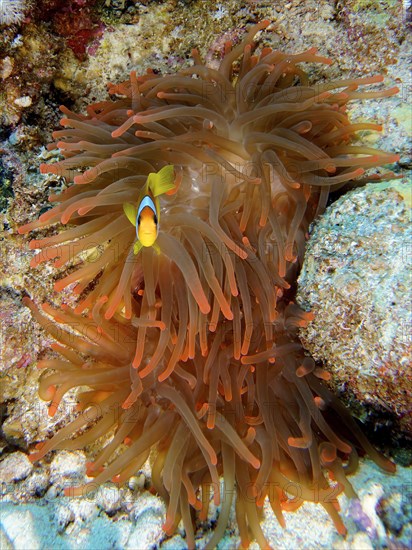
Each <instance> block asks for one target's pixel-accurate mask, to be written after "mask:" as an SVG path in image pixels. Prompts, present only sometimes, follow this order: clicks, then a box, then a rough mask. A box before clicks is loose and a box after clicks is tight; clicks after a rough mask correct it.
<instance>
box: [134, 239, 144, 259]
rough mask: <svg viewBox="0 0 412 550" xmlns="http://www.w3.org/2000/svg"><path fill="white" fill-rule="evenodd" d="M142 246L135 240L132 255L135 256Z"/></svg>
mask: <svg viewBox="0 0 412 550" xmlns="http://www.w3.org/2000/svg"><path fill="white" fill-rule="evenodd" d="M142 248H143V245H142V243H141V242H140V241H136V242H135V243H134V246H133V253H134V255H135V256H137V255H138V254H139V252H140V250H141V249H142Z"/></svg>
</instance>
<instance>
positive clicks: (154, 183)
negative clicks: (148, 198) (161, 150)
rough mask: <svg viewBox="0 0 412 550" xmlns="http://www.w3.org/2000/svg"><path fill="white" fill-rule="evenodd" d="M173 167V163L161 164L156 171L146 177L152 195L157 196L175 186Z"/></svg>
mask: <svg viewBox="0 0 412 550" xmlns="http://www.w3.org/2000/svg"><path fill="white" fill-rule="evenodd" d="M174 180H175V169H174V166H173V164H167V165H166V166H163V168H161V169H160V170H159V171H158V172H151V173H150V174H149V175H148V177H147V184H148V186H149V187H150V189H151V191H152V193H153V196H154V197H158V196H159V195H163V194H164V193H167V192H168V191H171V190H172V189H173V188H174V186H175V181H174Z"/></svg>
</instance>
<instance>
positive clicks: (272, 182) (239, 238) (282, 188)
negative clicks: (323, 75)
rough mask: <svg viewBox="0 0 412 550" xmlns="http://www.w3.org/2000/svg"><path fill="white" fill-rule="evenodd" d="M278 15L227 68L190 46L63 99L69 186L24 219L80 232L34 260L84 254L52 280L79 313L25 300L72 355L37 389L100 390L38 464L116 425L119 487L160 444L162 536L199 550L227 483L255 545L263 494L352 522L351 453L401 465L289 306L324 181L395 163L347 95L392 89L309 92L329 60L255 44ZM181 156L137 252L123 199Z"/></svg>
mask: <svg viewBox="0 0 412 550" xmlns="http://www.w3.org/2000/svg"><path fill="white" fill-rule="evenodd" d="M267 26H268V22H267V21H264V22H262V23H259V24H257V25H254V26H253V27H252V28H251V29H250V30H249V32H248V33H247V35H246V37H245V38H244V39H243V41H242V42H241V43H240V44H238V45H237V46H234V47H233V46H232V44H231V43H227V44H226V50H225V55H224V57H223V59H222V61H221V63H220V67H219V69H218V70H214V69H211V68H209V67H207V66H205V64H204V63H203V62H202V60H201V58H200V56H199V54H198V52H197V51H194V52H193V58H194V65H193V66H192V67H189V68H187V69H182V70H180V71H179V72H178V73H176V74H173V75H165V76H161V75H158V74H156V73H155V72H153V71H149V72H148V73H147V74H146V75H144V76H142V77H138V76H136V74H135V73H134V72H132V73H131V75H130V80H128V81H126V82H123V83H122V84H119V85H113V84H111V85H110V86H109V92H110V94H111V95H112V96H113V100H110V101H105V102H101V103H97V104H94V105H91V106H89V107H88V109H87V115H78V114H74V113H72V112H70V111H69V110H68V109H66V108H64V107H62V111H63V113H64V115H65V116H64V118H63V119H62V121H61V124H62V126H63V127H64V129H63V130H58V131H56V132H54V138H55V139H56V142H55V143H54V144H53V145H52V146H51V147H52V148H53V147H58V148H59V149H60V150H61V151H62V153H63V155H64V157H65V158H64V160H62V161H60V162H58V163H56V164H53V165H48V164H47V165H42V166H41V171H42V172H43V173H55V174H59V175H63V176H64V177H65V178H66V180H67V182H68V183H69V184H71V185H69V187H68V188H67V189H66V190H64V191H63V192H62V193H60V194H58V195H52V196H51V197H50V201H51V202H57V203H58V204H57V206H54V207H53V208H52V209H51V210H49V211H48V212H46V213H45V214H42V215H41V216H40V218H39V220H38V221H34V222H31V223H28V224H27V225H26V226H24V227H22V228H20V232H21V233H27V232H29V231H32V230H35V229H39V228H43V227H48V226H50V225H52V224H55V223H59V222H61V223H63V224H68V223H70V224H71V228H69V229H65V230H61V231H59V232H58V233H56V235H54V236H51V237H46V238H42V239H35V240H33V241H31V243H30V246H31V248H32V249H40V251H39V252H38V253H37V254H36V256H35V257H34V259H33V261H32V265H33V266H37V265H38V264H40V262H42V261H45V260H49V259H54V260H55V265H57V266H59V267H62V266H64V265H65V264H67V263H72V262H73V261H77V260H76V258H79V259H78V265H76V266H75V269H74V270H72V271H71V272H70V274H69V275H66V276H64V277H63V278H61V279H60V280H59V281H57V283H56V285H55V288H56V290H61V289H63V288H64V287H67V286H69V285H71V284H76V286H75V287H74V292H76V293H77V294H79V295H82V296H81V299H80V301H79V303H78V305H77V307H76V308H75V309H74V311H72V310H71V309H69V308H67V307H66V308H64V309H63V310H61V311H59V310H55V309H53V308H52V307H50V306H48V305H44V306H43V309H44V311H45V313H46V314H47V316H46V315H44V314H43V313H40V311H39V310H38V309H37V308H36V306H35V305H34V304H33V303H32V302H31V300H29V299H26V301H25V302H26V303H27V305H28V306H29V307H30V308H31V310H32V312H33V315H34V316H35V318H36V319H37V320H38V321H39V322H40V324H42V325H43V326H44V328H46V330H48V331H49V332H50V333H51V335H52V336H53V337H54V338H55V339H56V340H57V342H58V343H56V344H53V345H52V349H53V350H54V351H56V352H57V353H58V354H60V356H61V357H60V358H53V359H45V360H43V361H41V362H40V364H39V366H40V367H43V368H45V369H47V370H46V372H45V375H44V376H43V377H42V378H41V382H40V397H41V398H42V399H45V400H49V401H51V405H50V409H49V411H50V414H54V412H55V411H56V409H57V407H58V406H59V403H60V400H61V398H62V396H63V395H64V394H65V392H67V391H68V390H69V389H71V388H73V387H78V386H82V387H84V386H87V387H89V388H90V389H89V390H88V391H83V392H82V393H80V394H79V395H78V400H79V410H81V411H85V412H86V413H87V414H80V415H79V416H78V418H76V419H75V420H74V421H73V422H71V423H70V424H68V425H67V426H66V427H64V428H63V429H61V430H60V431H59V432H58V433H57V434H56V435H55V436H54V437H53V438H52V439H50V440H49V441H48V442H46V443H44V444H40V445H39V446H38V450H37V452H36V453H35V454H33V455H32V457H31V458H32V460H33V461H34V460H38V459H40V458H42V457H44V456H45V455H46V454H47V453H48V452H49V451H51V450H53V449H61V448H65V449H74V448H81V447H84V446H85V445H86V444H87V443H90V442H92V441H94V440H95V439H97V438H99V437H100V436H102V435H105V434H107V433H111V432H112V431H113V430H114V436H113V438H112V439H111V440H110V441H109V442H108V443H107V444H106V446H105V447H104V448H103V450H102V451H101V453H100V454H99V455H98V457H97V458H96V459H95V461H94V462H93V463H91V464H90V465H89V468H88V475H90V476H94V477H95V479H94V481H93V483H92V484H91V485H93V486H94V487H95V486H96V483H97V484H100V483H103V482H104V481H106V480H109V479H114V480H116V481H118V482H122V481H124V480H126V479H127V478H128V477H130V476H131V475H133V474H134V472H135V471H136V470H138V469H139V468H140V467H141V466H142V464H143V463H144V462H145V461H146V459H147V458H148V457H149V454H150V452H151V450H152V449H156V454H155V459H154V462H153V464H152V483H153V487H154V489H155V491H156V492H157V493H158V494H159V495H161V496H162V497H163V498H164V499H165V501H166V502H167V516H166V521H165V525H164V528H165V530H166V532H167V533H169V534H171V533H173V532H174V530H175V529H176V527H177V525H178V523H179V521H180V519H182V520H183V523H184V527H185V530H186V539H187V543H188V546H189V547H190V548H193V547H194V546H195V531H194V528H193V517H194V516H193V514H194V512H198V516H199V518H200V519H206V517H207V514H208V508H209V502H210V499H211V498H212V497H213V500H214V502H215V504H216V505H219V504H221V511H220V515H219V519H218V523H217V527H216V530H215V532H214V534H213V536H212V537H211V540H210V541H209V543H208V545H207V547H210V548H213V547H215V546H216V544H217V542H218V541H219V539H220V538H221V537H222V535H223V533H224V530H225V528H226V524H227V521H228V517H229V512H230V508H231V504H232V500H233V498H234V494H236V515H237V521H238V526H239V531H240V537H241V541H242V545H243V546H247V545H248V544H249V542H250V541H251V540H252V539H256V540H257V542H258V543H259V545H260V546H261V547H262V548H263V547H267V546H268V544H267V541H266V539H265V536H264V534H263V531H262V529H261V527H260V523H259V519H260V515H261V514H260V512H261V509H262V506H263V502H264V500H265V498H266V496H268V498H269V501H270V504H271V506H272V508H273V511H274V513H275V515H276V517H277V518H278V520H279V522H280V523H281V524H282V525H284V519H283V516H282V511H283V510H294V509H296V508H297V507H299V506H300V505H301V504H302V503H303V502H304V501H314V502H319V503H320V504H321V505H322V506H323V507H324V508H325V509H326V510H327V512H328V513H329V515H330V516H331V518H332V519H333V521H334V523H335V525H336V527H337V529H338V531H339V532H341V533H343V532H345V528H344V526H343V524H342V521H341V519H340V517H339V514H338V504H337V500H336V496H337V495H338V494H339V493H341V492H342V491H344V492H345V493H346V494H347V495H348V496H350V497H351V496H354V495H355V493H354V491H353V489H352V487H351V485H350V483H349V481H348V480H347V478H346V475H347V474H348V473H351V472H353V471H354V470H355V469H356V465H357V460H358V458H357V457H358V451H359V450H361V451H362V452H367V453H368V454H369V455H370V456H371V457H372V458H373V459H374V460H375V461H376V462H377V463H378V464H379V465H380V466H381V467H382V468H384V469H385V470H387V471H389V472H393V471H394V465H393V464H392V463H391V462H390V461H389V460H387V459H385V458H384V457H382V456H381V455H379V453H378V452H377V451H375V450H374V449H373V448H372V447H371V445H370V444H369V443H368V441H367V440H366V438H365V437H364V436H363V435H362V432H361V431H360V429H359V428H358V426H357V425H356V423H355V422H354V421H353V420H352V419H351V417H350V415H349V414H348V412H347V411H346V410H345V409H344V407H343V406H342V405H340V403H339V401H338V400H337V399H336V398H335V397H334V396H333V395H332V394H331V393H330V392H329V390H328V389H327V388H326V386H325V384H324V382H323V380H322V379H327V378H328V373H326V372H325V371H323V370H322V369H321V368H319V367H316V366H315V363H314V361H313V360H312V359H311V358H310V357H307V356H305V353H304V350H303V348H302V346H301V344H300V342H299V340H298V338H297V334H296V333H297V330H298V328H299V327H300V326H304V325H305V324H307V323H308V322H309V321H310V320H311V318H312V316H311V314H310V313H306V312H304V311H302V310H300V309H299V308H298V307H297V306H296V305H295V304H294V303H293V302H292V301H291V298H292V296H293V294H292V292H293V290H294V288H293V286H294V284H295V280H296V275H297V272H298V269H299V266H300V264H301V261H302V257H303V253H304V246H305V233H306V231H307V228H308V225H309V223H310V222H311V221H312V220H313V219H314V217H315V216H316V215H317V214H318V213H319V212H322V210H323V209H324V207H325V205H326V201H327V198H328V195H329V192H330V190H335V189H338V188H339V187H341V186H342V185H344V184H345V183H347V182H349V181H352V180H353V179H354V178H359V177H360V176H362V174H364V172H365V170H367V169H368V168H371V167H376V166H380V165H382V164H386V163H392V162H395V161H396V160H397V156H396V155H392V154H387V153H385V152H383V151H380V150H376V149H372V148H369V147H365V146H362V145H359V144H352V143H351V142H352V141H353V139H354V137H355V136H356V132H358V131H360V130H364V129H372V130H379V129H380V126H379V125H377V124H370V123H363V122H362V123H351V122H350V121H349V120H348V118H347V115H346V106H347V103H348V102H349V101H351V100H353V99H359V98H362V99H363V98H364V99H367V98H377V97H378V98H381V97H387V96H390V95H392V94H394V93H396V92H397V89H396V88H393V89H390V90H382V89H379V90H377V91H362V90H360V89H359V87H361V86H365V85H369V84H374V83H377V82H381V81H382V78H381V77H368V78H359V79H349V80H340V81H335V82H327V83H321V84H318V85H316V86H315V87H314V86H311V85H309V82H308V77H307V75H306V74H305V72H304V71H303V70H302V69H301V68H300V64H301V63H308V62H309V63H326V64H328V63H330V61H329V59H327V58H324V57H320V56H318V55H317V54H316V51H315V50H314V49H310V50H308V51H306V52H304V53H301V54H294V55H292V54H285V53H282V52H280V51H272V50H271V49H270V48H263V49H262V50H261V52H260V54H258V55H255V54H253V49H254V42H253V39H254V37H255V35H256V33H257V32H258V31H259V30H262V29H264V28H266V27H267ZM168 164H172V165H174V167H175V192H174V193H173V194H170V195H164V196H162V197H161V199H160V211H161V221H160V232H159V235H158V238H157V245H158V249H159V253H158V252H157V251H155V250H154V248H153V247H149V248H145V247H143V248H142V249H141V250H140V251H139V253H138V254H137V255H135V254H134V252H133V248H134V243H135V239H136V236H135V229H134V227H133V226H132V225H131V224H130V222H129V220H128V219H127V217H126V215H125V214H124V212H123V204H124V203H126V202H127V203H136V201H137V199H138V197H139V193H140V191H141V189H142V187H143V185H144V184H145V182H146V180H147V178H148V175H149V174H150V173H153V172H158V171H159V170H160V169H161V168H162V167H164V166H165V165H168ZM363 179H364V181H365V179H367V178H366V177H365V178H363ZM81 260H83V261H81ZM50 318H52V319H53V322H52V323H51V321H50ZM60 325H61V326H60ZM65 326H67V327H68V328H67V329H65V328H64V327H65ZM74 332H77V334H76V335H75V334H74ZM91 411H93V412H91ZM72 436H74V437H72ZM119 449H121V450H122V452H120V453H118V451H119ZM114 455H116V456H115V457H114ZM113 457H114V458H113ZM107 464H108V465H107ZM105 465H106V466H105ZM220 477H223V482H224V485H223V489H221V487H220ZM89 485H90V484H89ZM87 488H88V485H86V486H84V487H78V488H70V489H68V490H67V491H66V492H67V494H70V495H81V494H83V491H84V490H86V489H87ZM222 491H223V492H224V494H223V495H222Z"/></svg>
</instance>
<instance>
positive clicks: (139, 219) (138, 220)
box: [137, 216, 141, 225]
mask: <svg viewBox="0 0 412 550" xmlns="http://www.w3.org/2000/svg"><path fill="white" fill-rule="evenodd" d="M140 221H141V218H140V216H139V217H138V218H137V225H140Z"/></svg>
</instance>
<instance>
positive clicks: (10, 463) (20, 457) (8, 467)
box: [0, 452, 33, 483]
mask: <svg viewBox="0 0 412 550" xmlns="http://www.w3.org/2000/svg"><path fill="white" fill-rule="evenodd" d="M32 470H33V464H32V463H31V462H30V460H29V459H28V458H27V456H26V455H25V454H24V453H21V452H16V453H12V454H10V455H8V456H7V457H6V458H5V459H4V460H3V461H2V462H1V463H0V479H1V480H2V481H3V482H4V483H11V482H16V481H20V480H21V479H25V478H26V477H27V476H28V475H29V474H30V472H31V471H32Z"/></svg>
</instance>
